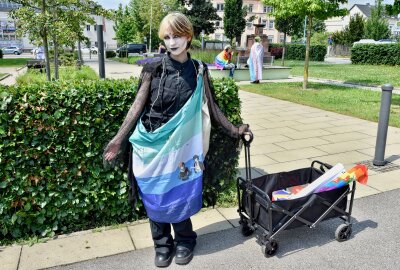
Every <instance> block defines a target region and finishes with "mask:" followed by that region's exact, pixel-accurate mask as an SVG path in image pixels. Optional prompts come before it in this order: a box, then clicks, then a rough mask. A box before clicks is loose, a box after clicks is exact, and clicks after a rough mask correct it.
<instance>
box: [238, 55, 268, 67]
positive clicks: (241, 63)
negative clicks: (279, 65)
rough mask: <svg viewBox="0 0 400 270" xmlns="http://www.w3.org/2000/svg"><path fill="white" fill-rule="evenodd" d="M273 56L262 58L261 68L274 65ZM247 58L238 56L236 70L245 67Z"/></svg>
mask: <svg viewBox="0 0 400 270" xmlns="http://www.w3.org/2000/svg"><path fill="white" fill-rule="evenodd" d="M274 58H275V57H274V56H264V57H263V66H272V65H273V63H274ZM248 59H249V57H248V56H238V57H237V63H236V66H237V67H238V68H242V67H245V66H246V65H247V60H248Z"/></svg>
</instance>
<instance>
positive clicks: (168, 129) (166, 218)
mask: <svg viewBox="0 0 400 270" xmlns="http://www.w3.org/2000/svg"><path fill="white" fill-rule="evenodd" d="M202 99H203V77H202V75H201V72H199V75H198V77H197V87H196V90H195V91H194V93H193V94H192V96H191V97H190V99H189V100H188V101H187V102H186V104H185V105H184V106H183V107H182V109H181V110H179V112H178V113H176V115H175V116H174V117H172V118H171V119H170V120H169V121H168V122H167V123H165V124H164V125H162V126H161V127H159V128H158V129H156V130H155V131H153V132H147V131H146V129H145V127H144V126H143V124H142V122H141V121H139V122H138V125H137V127H136V129H135V131H134V132H133V134H132V136H131V137H130V138H129V141H130V142H131V143H132V147H133V158H132V160H133V162H132V165H133V167H132V169H133V172H134V174H135V177H136V181H137V183H138V187H139V192H140V195H141V198H142V201H143V203H144V206H145V208H146V211H147V215H148V217H149V218H150V219H151V220H154V221H156V222H163V223H178V222H180V221H182V220H185V219H187V218H189V217H190V216H192V215H194V214H195V213H197V212H198V211H199V210H200V209H201V206H202V176H203V170H204V165H203V161H204V153H203V134H202V132H203V126H202Z"/></svg>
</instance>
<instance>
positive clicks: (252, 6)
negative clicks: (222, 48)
mask: <svg viewBox="0 0 400 270" xmlns="http://www.w3.org/2000/svg"><path fill="white" fill-rule="evenodd" d="M211 2H212V3H213V6H214V7H215V8H216V9H217V14H218V16H219V17H220V18H221V20H220V21H217V22H216V26H217V29H216V31H215V33H214V34H211V35H210V36H211V38H212V39H216V40H221V41H225V40H227V38H226V36H225V33H224V21H223V18H224V7H225V4H224V2H225V1H224V0H211ZM243 6H247V8H248V11H247V16H246V21H247V20H248V18H250V17H252V16H255V19H254V21H252V22H247V25H246V29H245V31H244V33H243V34H242V38H241V44H240V47H245V46H246V39H247V36H248V35H253V34H254V31H255V29H254V28H255V27H254V26H253V22H255V23H256V22H258V20H259V18H261V22H262V23H264V24H265V27H264V29H263V34H265V35H267V36H268V40H269V43H281V42H283V33H280V32H279V31H278V30H276V29H275V19H274V17H272V16H271V15H270V13H271V12H272V11H273V8H272V7H271V6H265V5H264V4H263V3H262V2H261V1H260V0H243ZM287 41H288V42H290V37H287Z"/></svg>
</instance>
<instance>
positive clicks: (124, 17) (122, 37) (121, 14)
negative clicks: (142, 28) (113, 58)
mask: <svg viewBox="0 0 400 270" xmlns="http://www.w3.org/2000/svg"><path fill="white" fill-rule="evenodd" d="M114 22H115V25H114V31H115V38H116V40H117V43H118V44H119V45H122V44H127V43H129V42H133V41H134V39H135V35H136V32H137V28H136V24H135V21H134V17H133V15H132V14H131V12H130V11H129V7H128V6H125V9H124V8H123V7H122V4H119V6H118V9H117V10H116V11H115V13H114Z"/></svg>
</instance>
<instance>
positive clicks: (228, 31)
mask: <svg viewBox="0 0 400 270" xmlns="http://www.w3.org/2000/svg"><path fill="white" fill-rule="evenodd" d="M246 15H247V8H246V7H244V6H243V0H225V7H224V32H225V35H226V36H227V37H228V38H229V40H230V42H231V45H232V40H233V39H234V38H236V42H238V44H240V39H241V36H242V33H243V32H244V30H245V28H246V19H245V17H246Z"/></svg>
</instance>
